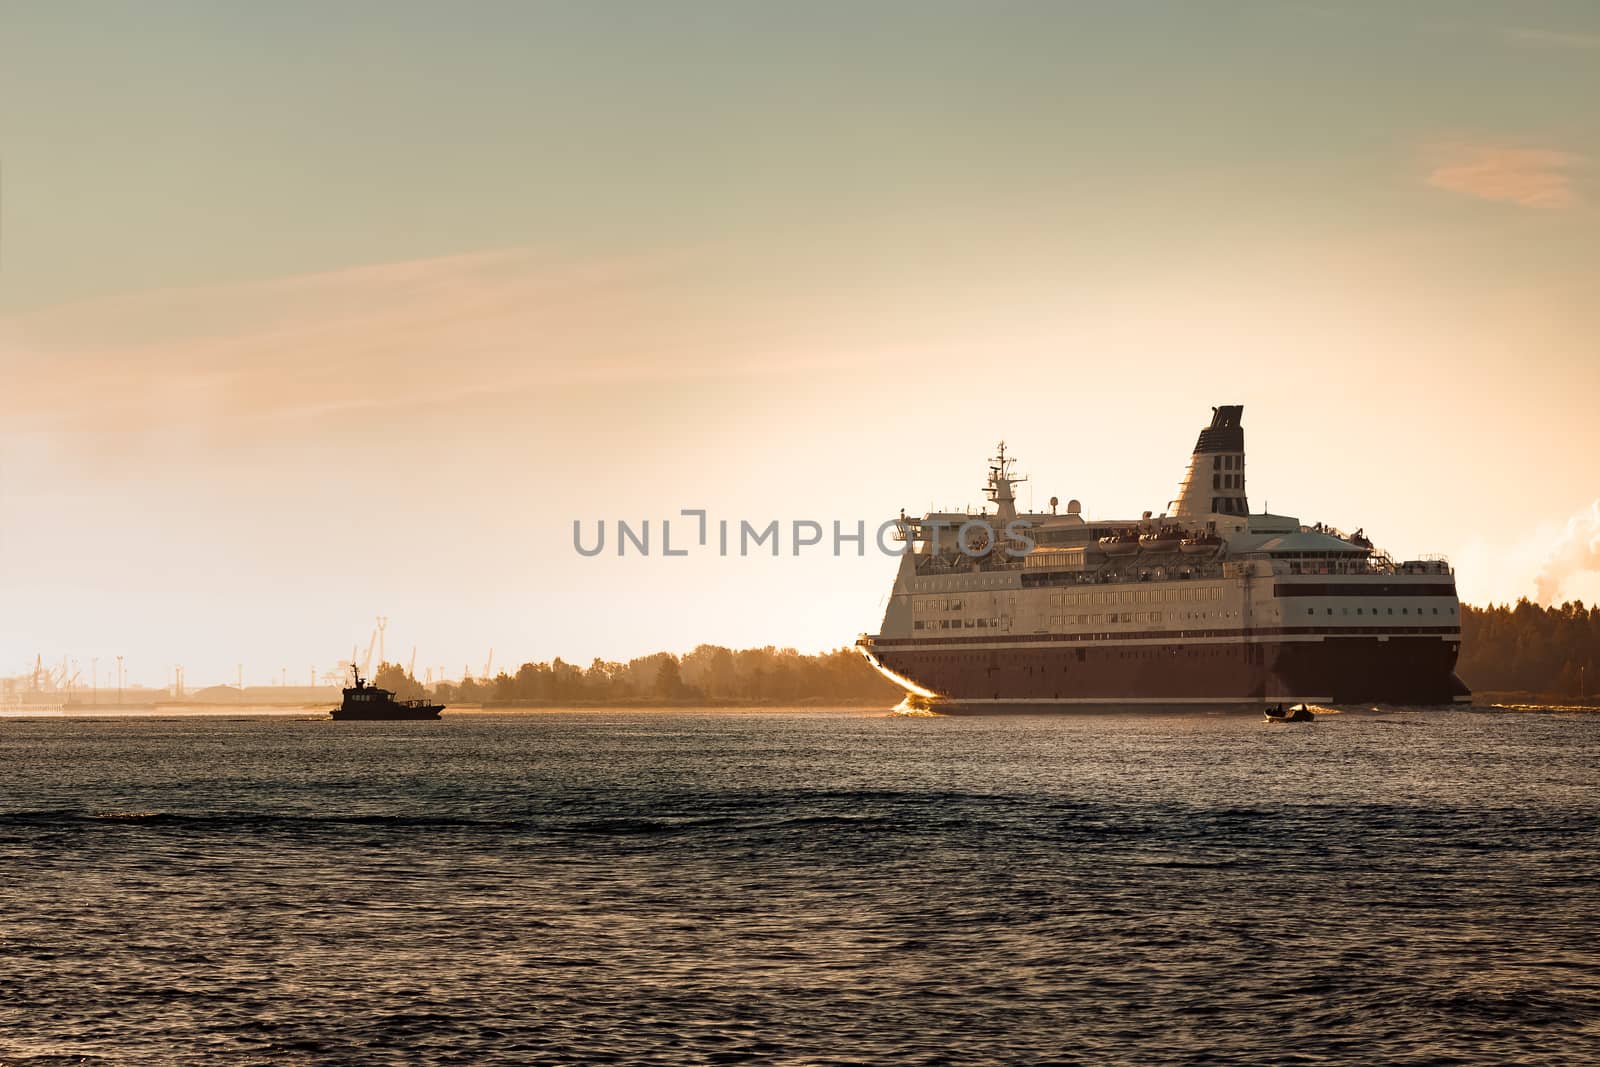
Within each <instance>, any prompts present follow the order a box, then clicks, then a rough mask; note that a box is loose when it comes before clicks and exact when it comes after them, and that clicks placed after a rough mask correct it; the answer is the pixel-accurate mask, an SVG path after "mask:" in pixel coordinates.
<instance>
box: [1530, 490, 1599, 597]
mask: <svg viewBox="0 0 1600 1067" xmlns="http://www.w3.org/2000/svg"><path fill="white" fill-rule="evenodd" d="M1585 571H1600V500H1596V501H1595V502H1594V503H1593V504H1591V505H1589V510H1588V511H1584V512H1579V513H1578V514H1576V515H1574V516H1573V517H1572V518H1571V519H1570V520H1569V521H1568V522H1567V532H1566V533H1564V534H1563V535H1562V536H1561V540H1560V541H1557V542H1556V545H1555V547H1554V548H1553V549H1551V551H1550V556H1549V558H1548V559H1546V560H1545V561H1544V566H1543V567H1542V568H1540V570H1539V577H1538V579H1537V580H1536V582H1537V588H1538V597H1539V603H1541V604H1543V605H1545V606H1547V607H1548V606H1549V605H1551V604H1554V603H1555V602H1556V597H1557V596H1558V595H1559V594H1560V592H1561V587H1562V585H1564V584H1565V583H1566V581H1567V579H1569V578H1571V577H1572V576H1573V575H1575V574H1582V573H1584V572H1585Z"/></svg>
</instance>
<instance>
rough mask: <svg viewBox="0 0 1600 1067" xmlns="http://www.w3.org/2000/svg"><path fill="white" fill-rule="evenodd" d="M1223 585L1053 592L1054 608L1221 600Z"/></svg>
mask: <svg viewBox="0 0 1600 1067" xmlns="http://www.w3.org/2000/svg"><path fill="white" fill-rule="evenodd" d="M1221 599H1222V587H1221V586H1203V587H1196V586H1189V587H1187V588H1174V589H1121V590H1111V591H1109V592H1105V591H1096V592H1092V593H1051V594H1050V606H1051V607H1053V608H1077V607H1084V608H1087V607H1092V606H1094V605H1096V604H1187V603H1191V602H1193V601H1204V600H1221Z"/></svg>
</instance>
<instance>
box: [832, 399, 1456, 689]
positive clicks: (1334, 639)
mask: <svg viewBox="0 0 1600 1067" xmlns="http://www.w3.org/2000/svg"><path fill="white" fill-rule="evenodd" d="M1243 412H1244V408H1243V406H1242V405H1236V406H1227V407H1218V408H1213V409H1212V418H1211V424H1210V425H1209V426H1207V427H1206V428H1205V429H1203V430H1201V432H1200V438H1199V440H1198V441H1197V442H1196V444H1195V447H1194V454H1193V455H1192V456H1191V458H1190V460H1189V469H1188V472H1187V473H1186V474H1185V476H1184V478H1183V482H1182V484H1181V486H1180V487H1179V490H1178V498H1177V499H1176V500H1175V501H1173V502H1172V503H1171V504H1169V505H1168V511H1167V512H1164V513H1162V514H1160V515H1152V514H1151V513H1150V512H1145V513H1144V514H1143V515H1142V516H1141V517H1140V518H1138V519H1127V520H1120V521H1113V520H1090V519H1086V518H1084V516H1083V514H1082V508H1081V507H1080V506H1079V504H1078V502H1077V501H1076V500H1073V501H1069V502H1068V504H1067V507H1066V511H1065V513H1062V514H1057V510H1056V509H1057V506H1058V502H1057V501H1056V500H1055V499H1054V498H1052V500H1051V505H1050V507H1051V510H1050V511H1049V512H1048V513H1043V514H1040V513H1019V512H1018V511H1017V506H1016V497H1015V494H1014V487H1015V486H1016V485H1017V483H1018V482H1020V481H1022V479H1020V478H1016V477H1013V476H1012V473H1011V467H1012V460H1011V459H1009V458H1008V457H1007V456H1006V454H1005V445H1004V443H1003V442H1002V443H1001V446H1000V449H999V455H998V456H996V457H995V458H994V459H992V460H990V465H989V482H988V488H987V493H988V497H989V500H990V502H991V504H992V508H993V510H992V511H991V510H990V509H989V508H988V507H986V508H985V509H984V510H983V511H982V512H981V513H979V514H977V515H973V514H969V513H964V512H930V513H928V514H927V515H924V516H923V517H922V518H920V519H918V518H910V517H906V516H905V515H904V513H902V515H901V518H900V520H899V522H898V526H897V530H896V534H895V536H896V538H898V539H899V540H901V541H903V542H905V548H906V551H905V552H904V554H903V555H902V556H901V559H900V569H899V572H898V573H897V574H896V576H895V581H894V589H893V591H892V593H891V595H890V597H889V601H888V608H887V610H886V611H885V613H884V618H883V625H882V627H881V629H880V632H879V633H876V634H863V635H862V636H861V638H860V639H859V641H858V642H857V648H858V649H859V650H860V651H861V652H862V653H863V654H864V655H865V656H866V657H867V659H868V660H870V661H871V662H872V664H873V666H875V667H877V668H878V670H880V671H881V672H882V673H883V674H884V675H885V676H887V677H888V678H889V679H891V680H892V681H894V682H895V683H897V684H898V685H900V686H902V687H904V689H905V690H906V692H907V703H908V705H909V706H911V707H914V708H924V709H928V710H934V711H948V712H995V711H1041V710H1049V709H1051V708H1061V709H1064V710H1065V709H1075V708H1076V709H1086V708H1094V707H1125V706H1129V705H1133V706H1148V707H1154V708H1179V707H1249V708H1254V709H1257V710H1259V708H1260V707H1261V706H1262V705H1266V704H1298V703H1305V704H1320V705H1338V704H1370V703H1385V704H1407V705H1433V704H1449V703H1455V702H1466V701H1470V699H1471V695H1470V693H1469V692H1468V690H1467V687H1466V686H1465V685H1463V684H1462V683H1461V680H1460V679H1459V678H1457V677H1456V675H1455V664H1456V655H1457V652H1458V650H1459V648H1460V645H1461V609H1460V604H1459V602H1458V600H1457V598H1456V584H1455V573H1454V571H1453V570H1452V569H1451V567H1450V564H1449V562H1448V561H1447V560H1446V559H1444V558H1443V557H1440V556H1430V557H1427V558H1424V559H1416V560H1406V561H1403V562H1396V561H1395V560H1394V559H1393V558H1391V557H1390V556H1389V555H1388V554H1387V553H1385V552H1383V551H1382V550H1380V549H1378V548H1376V547H1374V545H1373V544H1372V542H1371V541H1370V540H1368V539H1367V537H1366V536H1365V534H1364V532H1363V531H1361V530H1358V531H1356V532H1355V533H1350V534H1346V533H1343V532H1341V531H1340V530H1337V529H1334V528H1333V527H1331V526H1327V525H1323V524H1321V523H1318V524H1316V525H1309V526H1308V525H1305V524H1303V523H1301V522H1300V520H1299V519H1296V518H1292V517H1290V516H1287V515H1272V514H1267V513H1265V512H1260V513H1252V512H1251V511H1250V506H1249V498H1248V496H1247V495H1246V492H1245V449H1244V428H1243V425H1242V424H1241V417H1242V415H1243Z"/></svg>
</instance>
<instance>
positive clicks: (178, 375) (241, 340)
mask: <svg viewBox="0 0 1600 1067" xmlns="http://www.w3.org/2000/svg"><path fill="white" fill-rule="evenodd" d="M695 255H696V253H695V252H693V251H678V252H663V253H660V254H655V255H651V256H641V257H635V258H624V259H615V260H607V261H578V262H574V261H571V260H564V259H559V258H554V257H550V256H547V255H542V254H540V253H538V252H536V251H534V250H530V249H508V250H496V251H489V252H481V253H471V254H465V255H456V256H445V257H438V258H433V259H425V260H416V261H406V262H398V263H379V264H372V265H366V266H360V267H354V268H350V269H345V270H336V271H328V272H321V273H316V274H308V275H301V276H296V277H288V278H276V279H266V280H262V281H255V282H247V283H239V284H226V285H217V286H207V287H200V288H194V289H173V290H164V291H157V292H146V293H135V294H130V295H126V296H120V297H115V298H110V299H103V300H96V301H93V302H89V303H82V304H74V305H68V306H62V307H57V308H53V309H47V310H43V311H38V312H33V313H30V314H27V315H24V316H19V317H16V318H12V319H9V320H0V362H3V363H4V365H5V366H6V367H7V387H6V388H5V389H3V390H0V421H4V422H5V423H6V424H7V427H8V428H9V429H11V430H29V429H34V430H44V431H47V432H48V431H60V430H73V429H80V428H84V429H90V428H92V429H100V430H110V431H118V430H135V431H137V430H143V429H148V428H152V427H155V426H171V425H174V424H177V425H197V424H212V425H218V424H223V425H229V426H233V427H238V426H239V425H240V423H242V422H245V421H254V420H262V419H284V418H292V419H305V418H311V417H318V416H324V415H328V414H330V413H334V412H340V411H354V410H362V409H373V408H395V407H405V406H412V405H418V404H426V405H428V406H430V407H431V408H438V407H439V406H440V405H445V406H449V405H458V404H462V403H463V402H465V401H467V400H469V399H470V398H472V397H476V396H482V395H496V394H505V393H507V392H508V391H513V390H518V389H526V388H534V387H548V386H552V385H562V384H580V385H581V384H585V383H607V382H614V381H624V380H625V381H635V382H648V381H652V380H660V379H673V380H684V379H691V378H697V377H702V376H707V375H727V374H730V373H735V372H738V373H744V374H748V372H749V368H748V367H744V366H742V365H741V364H739V361H738V360H737V358H736V352H735V349H734V346H733V345H732V344H730V337H729V334H730V333H731V332H736V331H737V329H738V325H737V324H736V323H734V322H731V321H730V318H729V316H727V315H723V314H719V313H718V312H717V310H716V309H715V308H714V307H708V306H707V305H706V302H705V301H703V300H702V301H696V300H695V296H696V294H695V293H694V292H693V290H692V287H686V285H685V283H684V282H683V280H682V277H681V275H682V274H683V273H684V269H683V268H684V267H685V266H686V263H687V261H690V260H693V259H694V257H695Z"/></svg>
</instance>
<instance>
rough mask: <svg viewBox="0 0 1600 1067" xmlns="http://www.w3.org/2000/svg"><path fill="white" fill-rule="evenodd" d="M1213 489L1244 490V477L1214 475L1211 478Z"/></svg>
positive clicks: (1240, 475)
mask: <svg viewBox="0 0 1600 1067" xmlns="http://www.w3.org/2000/svg"><path fill="white" fill-rule="evenodd" d="M1211 488H1213V489H1243V488H1244V475H1242V474H1213V475H1212V476H1211Z"/></svg>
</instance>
